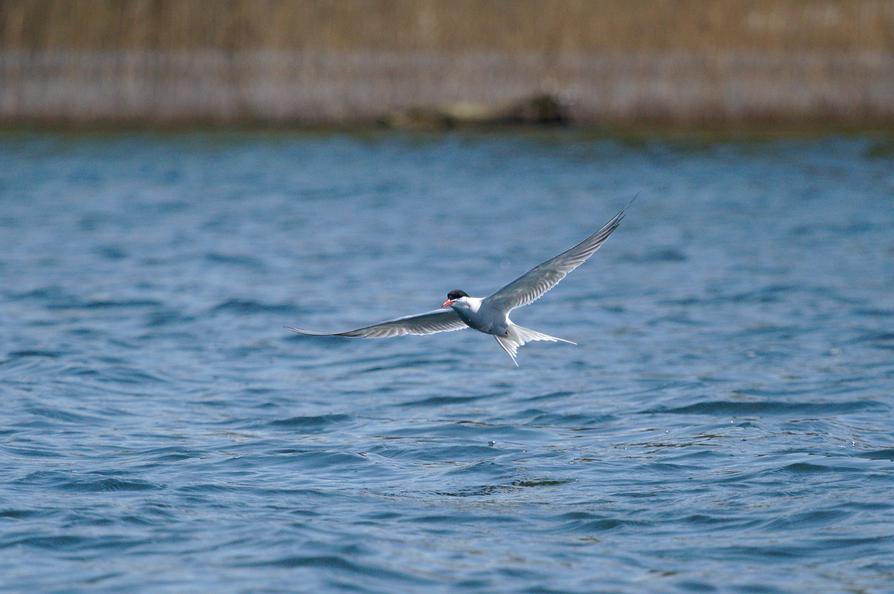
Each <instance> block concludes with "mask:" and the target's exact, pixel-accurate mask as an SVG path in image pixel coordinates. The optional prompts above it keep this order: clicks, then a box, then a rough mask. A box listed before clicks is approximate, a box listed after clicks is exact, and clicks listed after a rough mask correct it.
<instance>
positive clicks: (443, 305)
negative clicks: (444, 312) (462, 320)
mask: <svg viewBox="0 0 894 594" xmlns="http://www.w3.org/2000/svg"><path fill="white" fill-rule="evenodd" d="M451 305H453V299H448V300H447V301H445V302H444V303H442V304H441V307H450V306H451Z"/></svg>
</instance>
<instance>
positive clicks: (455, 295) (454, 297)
mask: <svg viewBox="0 0 894 594" xmlns="http://www.w3.org/2000/svg"><path fill="white" fill-rule="evenodd" d="M468 296H469V294H468V293H466V292H465V291H460V290H459V289H454V290H452V291H450V292H449V293H447V301H445V302H444V303H442V304H441V307H443V308H448V307H453V305H454V304H456V305H460V306H461V305H463V304H465V300H464V298H465V297H468Z"/></svg>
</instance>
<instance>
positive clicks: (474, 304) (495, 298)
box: [289, 205, 629, 367]
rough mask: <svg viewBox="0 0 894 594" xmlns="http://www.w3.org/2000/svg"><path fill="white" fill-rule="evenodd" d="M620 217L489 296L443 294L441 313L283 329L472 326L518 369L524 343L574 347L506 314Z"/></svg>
mask: <svg viewBox="0 0 894 594" xmlns="http://www.w3.org/2000/svg"><path fill="white" fill-rule="evenodd" d="M628 206H629V205H628ZM625 208H626V207H625ZM623 218H624V209H622V210H621V211H620V212H619V213H618V214H616V215H615V216H614V218H612V220H610V221H609V222H607V223H606V224H605V225H603V226H602V228H601V229H599V230H598V231H596V232H595V233H593V234H592V235H590V236H589V237H587V238H586V239H584V240H583V241H582V242H580V243H579V244H577V245H575V246H574V247H572V248H569V249H568V250H566V251H564V252H562V253H561V254H559V255H558V256H556V257H554V258H550V259H549V260H547V261H546V262H544V263H542V264H540V265H538V266H535V267H534V268H532V269H531V270H529V271H528V272H526V273H525V274H523V275H521V276H520V277H518V278H517V279H515V280H514V281H512V282H511V283H509V284H508V285H506V286H505V287H503V288H502V289H500V290H499V291H497V292H496V293H494V294H492V295H490V296H489V297H472V296H470V295H469V294H468V293H466V292H465V291H461V290H459V289H455V290H453V291H450V292H449V293H447V300H446V301H444V303H443V304H442V305H441V309H436V310H433V311H428V312H425V313H421V314H416V315H413V316H405V317H402V318H395V319H393V320H387V321H385V322H380V323H378V324H373V325H372V326H365V327H363V328H357V329H356V330H348V331H346V332H335V333H332V334H330V333H326V332H313V331H310V330H302V329H301V328H289V330H291V331H292V332H296V333H298V334H303V335H307V336H346V337H352V338H391V337H393V336H404V335H407V334H416V335H422V334H436V333H438V332H453V331H454V330H465V329H466V328H473V329H475V330H478V331H479V332H484V333H485V334H491V335H493V337H494V338H496V340H497V343H498V344H499V345H500V347H501V348H502V349H503V350H504V351H506V354H508V355H509V357H510V358H511V359H512V362H513V363H515V366H516V367H518V361H516V356H517V354H518V349H519V347H521V346H523V345H525V344H527V343H529V342H533V341H537V340H544V341H548V342H567V343H569V344H577V343H574V342H571V341H570V340H565V339H564V338H557V337H555V336H550V335H549V334H544V333H543V332H538V331H536V330H531V329H530V328H525V327H523V326H519V325H518V324H516V323H515V322H513V321H512V320H510V319H509V313H510V312H511V311H512V310H513V309H515V308H517V307H522V306H524V305H528V304H530V303H533V302H534V301H537V300H538V299H540V298H541V297H542V296H543V295H544V294H545V293H546V292H547V291H549V290H550V289H552V288H553V287H555V286H556V285H557V284H559V281H561V280H562V279H563V278H565V277H566V276H567V275H568V273H569V272H571V271H572V270H574V269H575V268H577V267H578V266H580V265H581V264H583V263H584V262H586V261H587V260H588V259H589V258H590V256H592V255H593V254H595V253H596V251H597V250H598V249H599V248H600V247H602V244H603V243H605V240H606V239H608V238H609V236H610V235H611V234H612V233H613V232H614V230H615V229H617V228H618V225H619V224H620V223H621V219H623Z"/></svg>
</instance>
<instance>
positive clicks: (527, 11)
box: [0, 0, 894, 130]
mask: <svg viewBox="0 0 894 594" xmlns="http://www.w3.org/2000/svg"><path fill="white" fill-rule="evenodd" d="M212 7H213V8H212ZM544 98H545V100H547V101H549V102H550V104H549V109H548V110H547V112H546V116H544V114H543V113H542V110H541V109H540V107H541V104H538V103H536V101H541V102H542V101H543V100H544ZM541 123H543V124H571V125H576V126H583V127H614V128H619V129H636V128H638V127H645V126H658V127H664V128H671V129H673V128H684V129H686V128H694V129H699V128H718V129H733V130H734V129H743V128H744V129H748V128H756V129H772V128H775V127H781V128H784V129H810V128H812V127H826V126H831V127H837V128H858V129H872V128H875V127H883V128H887V127H890V126H891V125H892V124H894V2H891V1H890V0H864V1H861V2H849V1H847V0H827V1H817V2H800V1H798V0H777V1H772V2H771V1H767V0H755V1H753V2H742V1H733V0H718V1H716V2H701V1H696V0H680V1H678V2H650V3H647V4H646V3H644V4H642V5H636V4H630V3H629V2H627V3H625V2H620V1H617V0H605V1H603V2H583V1H575V0H545V1H543V2H534V1H532V0H519V1H517V2H499V1H494V2H479V1H474V0H464V1H458V2H453V3H441V2H426V1H419V2H411V1H409V0H366V1H362V0H345V1H343V2H337V3H332V2H321V1H308V2H302V3H295V2H275V1H258V2H249V1H247V0H233V1H230V2H226V3H218V4H213V5H209V4H208V3H204V2H199V1H197V0H181V1H179V2H175V1H172V0H117V1H102V0H95V1H88V0H67V1H66V0H6V1H5V2H4V3H3V10H2V11H0V126H2V127H4V128H9V127H14V128H15V127H22V126H24V127H38V128H44V127H46V128H91V127H92V128H116V127H121V128H143V127H161V128H178V127H196V126H198V127H216V126H223V127H228V128H232V127H236V128H252V127H259V128H266V127H287V128H329V129H338V128H356V127H360V128H363V127H376V126H382V127H394V128H414V129H415V128H422V129H442V128H453V127H462V126H466V125H470V126H492V125H507V124H508V125H519V124H528V125H531V124H541Z"/></svg>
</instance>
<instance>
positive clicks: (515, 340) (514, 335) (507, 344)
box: [494, 324, 577, 367]
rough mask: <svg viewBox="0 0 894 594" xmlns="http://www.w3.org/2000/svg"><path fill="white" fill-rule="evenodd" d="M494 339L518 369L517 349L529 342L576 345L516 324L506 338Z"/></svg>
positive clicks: (497, 337) (510, 327)
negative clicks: (541, 341) (540, 341)
mask: <svg viewBox="0 0 894 594" xmlns="http://www.w3.org/2000/svg"><path fill="white" fill-rule="evenodd" d="M494 338H496V339H497V344H499V345H500V347H501V348H502V349H503V350H504V351H506V354H507V355H509V357H510V358H511V359H512V362H513V363H515V366H516V367H518V361H516V360H515V357H516V355H518V349H519V347H522V346H524V345H526V344H527V343H529V342H534V341H537V340H543V341H546V342H567V343H568V344H573V345H576V344H577V343H576V342H571V341H570V340H565V339H564V338H558V337H556V336H550V335H549V334H544V333H543V332H537V331H536V330H531V329H530V328H525V327H524V326H519V325H518V324H512V325H511V326H509V334H508V335H507V336H497V335H494Z"/></svg>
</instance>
